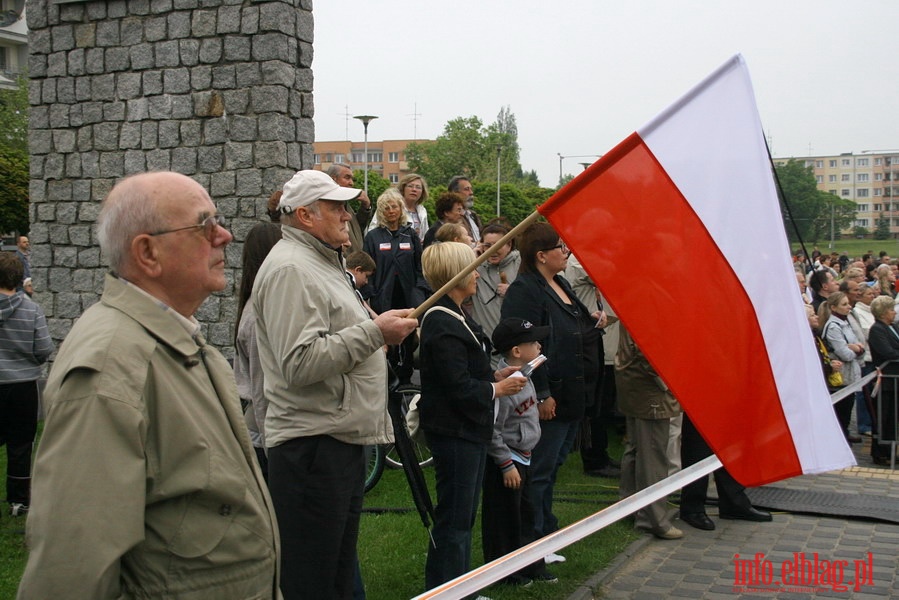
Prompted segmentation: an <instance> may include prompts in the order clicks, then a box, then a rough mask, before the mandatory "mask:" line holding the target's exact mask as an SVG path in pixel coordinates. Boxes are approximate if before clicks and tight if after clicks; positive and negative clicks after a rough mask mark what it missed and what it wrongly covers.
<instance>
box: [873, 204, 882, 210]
mask: <svg viewBox="0 0 899 600" xmlns="http://www.w3.org/2000/svg"><path fill="white" fill-rule="evenodd" d="M880 210H883V204H875V205H874V212H877V211H880Z"/></svg>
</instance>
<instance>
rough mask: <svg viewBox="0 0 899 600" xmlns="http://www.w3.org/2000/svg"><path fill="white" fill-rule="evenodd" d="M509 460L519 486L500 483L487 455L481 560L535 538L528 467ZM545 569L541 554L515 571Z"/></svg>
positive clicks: (528, 573) (500, 475) (499, 473)
mask: <svg viewBox="0 0 899 600" xmlns="http://www.w3.org/2000/svg"><path fill="white" fill-rule="evenodd" d="M512 464H513V465H514V468H515V469H517V470H518V474H519V475H520V476H521V487H519V488H507V487H506V486H505V485H503V472H502V470H501V469H500V468H499V467H497V466H496V464H495V463H494V462H493V460H491V459H490V458H489V457H488V458H487V466H486V467H485V468H484V500H483V503H482V509H481V539H482V542H483V544H482V545H483V547H484V562H485V563H486V562H490V561H491V560H496V559H497V558H499V557H500V556H503V555H506V554H508V553H509V552H512V551H513V550H517V549H518V548H521V547H522V546H526V545H528V544H530V543H531V542H533V541H534V539H535V538H534V505H533V504H531V494H530V492H531V489H530V488H531V482H530V469H529V468H528V467H527V466H526V465H522V464H519V463H517V462H513V463H512ZM545 570H546V564H545V563H544V562H543V559H542V558H541V559H540V560H539V561H537V562H535V563H532V564H530V565H528V566H527V567H524V568H523V569H521V570H520V571H518V574H520V575H524V576H526V577H533V576H534V575H536V574H538V573H541V572H543V571H545Z"/></svg>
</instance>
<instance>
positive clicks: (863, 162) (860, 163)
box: [855, 158, 870, 167]
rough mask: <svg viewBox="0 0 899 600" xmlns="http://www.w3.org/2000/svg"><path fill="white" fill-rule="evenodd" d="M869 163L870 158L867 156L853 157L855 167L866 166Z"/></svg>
mask: <svg viewBox="0 0 899 600" xmlns="http://www.w3.org/2000/svg"><path fill="white" fill-rule="evenodd" d="M869 163H870V159H868V158H857V159H855V166H856V167H867V166H868V164H869Z"/></svg>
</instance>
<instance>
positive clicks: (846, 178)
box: [840, 173, 851, 181]
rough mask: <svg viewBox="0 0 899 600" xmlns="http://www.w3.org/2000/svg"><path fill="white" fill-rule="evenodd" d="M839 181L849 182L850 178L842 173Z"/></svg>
mask: <svg viewBox="0 0 899 600" xmlns="http://www.w3.org/2000/svg"><path fill="white" fill-rule="evenodd" d="M840 181H851V177H850V175H849V173H843V174H842V175H841V176H840Z"/></svg>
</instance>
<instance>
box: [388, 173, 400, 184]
mask: <svg viewBox="0 0 899 600" xmlns="http://www.w3.org/2000/svg"><path fill="white" fill-rule="evenodd" d="M388 179H390V183H399V182H400V174H399V173H391V174H390V175H389V177H388Z"/></svg>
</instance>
